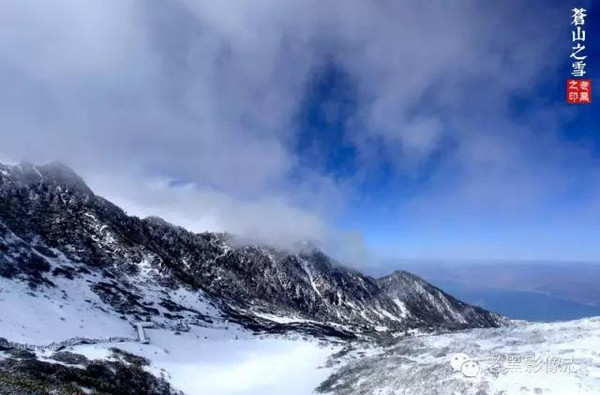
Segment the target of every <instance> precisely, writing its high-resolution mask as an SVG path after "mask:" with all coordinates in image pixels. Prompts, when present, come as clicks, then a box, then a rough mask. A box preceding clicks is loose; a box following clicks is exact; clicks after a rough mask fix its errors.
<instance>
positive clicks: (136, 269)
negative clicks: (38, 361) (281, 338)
mask: <svg viewBox="0 0 600 395" xmlns="http://www.w3.org/2000/svg"><path fill="white" fill-rule="evenodd" d="M11 235H12V236H11ZM40 251H45V252H46V254H50V256H47V255H44V252H40ZM52 255H57V256H58V255H60V256H63V257H64V262H67V263H64V264H57V263H56V262H57V261H56V259H57V258H55V257H52ZM0 266H1V267H0V276H3V277H10V278H15V279H22V280H25V281H28V282H29V283H30V286H31V287H32V288H44V287H51V286H52V283H53V281H52V278H53V276H65V275H66V276H71V277H73V279H77V278H78V276H79V275H80V274H81V273H85V272H86V271H88V272H92V273H93V274H96V273H97V274H98V275H99V276H100V277H101V278H102V280H100V281H97V282H95V283H94V284H92V285H91V286H90V287H91V289H92V290H93V291H94V292H95V293H97V294H98V295H100V296H101V298H102V299H103V300H104V301H105V302H106V303H107V304H108V305H110V306H112V307H113V308H114V309H115V311H118V312H119V313H120V314H124V315H125V316H128V317H129V316H131V317H133V318H135V319H143V320H159V319H160V320H161V322H164V321H165V320H168V317H167V316H165V314H168V315H170V316H172V315H173V314H171V313H166V312H165V311H162V310H161V309H157V308H156V307H149V306H147V305H145V304H144V301H143V300H144V295H143V289H144V288H145V287H146V285H145V284H144V283H143V282H140V281H142V280H140V279H141V278H143V276H141V275H140V273H142V272H143V273H145V271H148V272H152V275H151V276H150V277H148V279H146V280H144V281H147V282H148V284H150V283H152V284H154V285H153V286H156V287H158V288H156V289H160V287H163V288H164V289H169V288H177V287H186V288H189V289H191V290H196V291H198V292H202V293H203V294H206V296H207V297H208V298H209V299H211V301H212V302H213V303H215V304H217V305H219V306H220V308H221V309H222V311H223V312H224V314H225V315H227V316H228V317H230V318H231V319H233V320H237V321H239V322H241V323H243V324H244V325H247V326H249V327H254V328H257V329H261V328H262V329H264V328H271V329H272V328H279V329H280V330H285V329H286V326H287V327H294V326H299V325H300V326H301V325H304V326H306V327H310V328H311V329H310V330H311V331H316V332H320V333H334V334H337V335H340V336H343V335H345V334H352V333H365V332H373V331H391V332H397V331H403V330H404V331H405V330H408V329H423V328H441V329H461V328H471V327H488V326H491V327H497V326H501V325H504V324H506V323H507V320H506V319H504V318H503V317H501V316H499V315H497V314H494V313H490V312H488V311H485V310H483V309H481V308H478V307H475V306H470V305H467V304H465V303H463V302H460V301H458V300H456V299H455V298H453V297H451V296H450V295H447V294H445V293H444V292H443V291H441V290H439V289H438V288H436V287H434V286H433V285H431V284H429V283H426V282H425V281H424V280H422V279H420V278H418V277H417V276H414V275H411V274H409V273H406V272H404V273H405V274H403V273H398V274H392V275H389V276H385V277H383V278H380V279H375V278H372V277H370V276H367V275H364V274H362V273H360V272H359V271H357V270H354V269H349V268H346V267H344V266H342V265H339V264H338V263H337V262H336V261H334V260H332V259H331V258H329V257H328V256H327V255H326V254H324V253H323V252H322V251H320V250H318V249H316V248H312V249H306V250H304V251H299V252H297V253H292V252H290V251H284V250H279V249H275V248H272V247H268V246H264V245H243V246H235V245H233V244H231V243H229V242H228V238H227V237H223V235H220V234H215V233H211V232H203V233H193V232H190V231H187V230H185V229H184V228H182V227H179V226H177V225H173V224H170V223H168V222H166V221H164V220H163V219H160V218H157V217H147V218H144V219H140V218H138V217H135V216H128V215H127V214H126V213H125V211H123V210H122V209H121V208H119V207H118V206H116V205H114V204H113V203H111V202H110V201H108V200H106V199H104V198H102V197H100V196H98V195H96V194H95V193H94V192H93V191H92V190H91V189H90V188H89V187H88V186H87V185H86V184H85V182H84V180H83V179H82V178H81V177H80V176H78V175H77V174H76V173H75V172H74V171H73V170H71V169H70V168H68V167H67V166H65V165H63V164H60V163H59V162H53V163H51V164H48V165H42V166H35V165H32V164H29V163H22V164H19V165H16V166H8V165H2V164H0ZM136 276H137V277H136ZM144 278H145V277H144ZM90 281H91V280H90ZM129 282H133V283H136V284H137V286H138V287H139V288H140V289H141V290H142V291H139V292H138V293H136V292H133V291H132V292H130V291H129V288H128V287H129V286H130V284H129ZM140 292H141V293H140ZM134 302H135V303H134ZM164 303H165V304H166V305H169V306H171V307H173V304H176V303H175V302H174V301H170V302H164ZM180 307H182V306H179V307H176V308H175V309H179V308H180ZM194 314H195V316H194ZM178 315H180V316H182V317H183V318H178V319H179V320H184V321H186V320H191V318H190V317H189V316H190V314H188V315H187V316H186V315H185V314H178ZM191 316H194V317H195V319H198V317H200V316H199V315H198V314H196V313H192V314H191ZM165 317H167V318H165ZM200 319H202V318H200Z"/></svg>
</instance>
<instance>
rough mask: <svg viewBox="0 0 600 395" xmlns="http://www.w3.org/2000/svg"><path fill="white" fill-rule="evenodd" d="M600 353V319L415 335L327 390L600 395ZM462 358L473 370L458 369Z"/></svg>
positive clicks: (346, 370) (346, 372)
mask: <svg viewBox="0 0 600 395" xmlns="http://www.w3.org/2000/svg"><path fill="white" fill-rule="evenodd" d="M599 350H600V317H598V318H591V319H583V320H578V321H569V322H562V323H548V324H527V323H517V324H515V325H514V326H511V327H503V328H486V329H472V330H466V331H461V332H456V333H446V334H438V335H424V336H412V337H408V338H404V339H402V340H400V341H398V342H397V343H395V344H393V345H392V346H389V347H388V348H386V349H385V350H384V351H383V352H382V353H380V354H377V355H376V356H372V357H365V358H361V359H359V360H354V361H350V362H349V363H347V364H345V365H344V366H343V367H341V368H340V369H339V370H338V371H337V372H336V373H335V374H334V375H333V376H331V377H330V378H329V379H328V381H327V382H325V383H324V384H323V385H322V386H321V387H320V389H321V390H322V392H325V393H335V394H380V395H384V394H399V393H401V394H407V395H413V394H414V395H427V394H432V395H433V394H452V395H453V394H460V395H470V394H477V395H483V394H494V395H496V394H504V395H512V394H560V395H575V394H598V393H600V351H599ZM454 357H457V358H458V359H459V360H461V361H462V363H464V364H465V365H462V364H461V365H459V366H458V368H459V369H457V370H455V369H454V368H453V366H452V364H451V362H452V360H453V358H454ZM460 358H463V359H460ZM464 358H468V359H464ZM461 366H462V368H461Z"/></svg>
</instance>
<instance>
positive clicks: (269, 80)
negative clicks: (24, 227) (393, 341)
mask: <svg viewBox="0 0 600 395" xmlns="http://www.w3.org/2000/svg"><path fill="white" fill-rule="evenodd" d="M574 6H577V7H586V8H587V9H588V23H587V24H586V33H587V40H586V45H587V51H586V54H587V55H588V59H587V64H588V65H587V72H588V75H587V76H588V77H590V78H592V79H596V76H597V74H598V69H599V67H600V58H599V57H598V52H599V51H598V48H599V45H600V23H598V21H597V20H598V18H600V13H599V12H598V10H597V7H595V8H594V7H592V2H591V1H580V2H562V1H538V0H531V1H516V0H514V1H486V2H484V1H475V0H469V1H467V0H464V1H455V2H448V1H442V0H439V1H432V2H427V3H423V2H420V1H416V0H415V1H403V2H395V1H387V0H377V1H370V2H365V1H358V0H356V1H352V0H329V1H325V2H323V1H317V0H304V1H300V2H295V3H294V4H293V5H283V4H282V3H281V2H277V1H271V0H263V1H246V0H232V1H229V2H210V1H200V0H180V1H178V2H168V3H163V2H147V1H136V0H128V1H122V0H106V1H103V2H95V3H91V4H87V5H86V6H85V7H84V6H83V5H82V4H81V2H78V1H75V0H56V1H55V2H53V4H52V5H51V6H50V5H40V4H35V5H34V4H32V3H29V2H24V1H16V0H14V1H12V0H10V1H7V2H2V4H1V5H0V15H2V17H0V21H1V22H3V30H4V32H5V34H3V35H2V36H1V37H0V51H2V53H3V54H4V56H3V57H1V58H0V84H1V85H2V86H3V87H4V89H3V90H2V91H1V92H0V138H1V139H2V141H3V144H2V145H1V146H0V160H3V161H8V162H18V161H20V160H29V161H32V162H35V163H43V162H46V161H50V160H56V159H59V160H62V161H64V162H66V163H67V164H69V165H71V166H72V167H73V168H74V169H75V170H77V171H78V172H80V173H81V174H82V175H83V176H84V177H85V178H86V180H88V182H89V183H90V185H91V186H92V187H93V188H94V189H95V190H97V191H98V193H100V194H102V195H105V196H106V197H108V198H110V199H112V200H114V201H115V202H116V203H118V204H120V205H122V206H123V207H124V208H125V209H126V210H127V211H128V212H130V213H132V214H136V215H140V216H145V215H161V216H163V217H165V218H166V219H167V220H170V221H172V222H175V223H178V224H181V225H184V226H186V227H188V228H190V229H192V230H197V231H202V230H218V231H221V230H224V231H228V232H231V233H234V234H236V235H238V236H239V237H240V238H241V239H242V240H251V241H261V242H267V243H272V244H276V245H280V246H284V247H290V248H292V247H293V246H295V245H296V244H297V242H298V241H299V240H306V239H309V240H311V241H313V242H315V243H318V244H320V245H322V246H323V247H324V248H325V249H326V250H328V251H329V252H331V253H332V254H334V255H335V256H337V257H339V258H340V259H341V260H343V261H344V262H348V263H350V264H352V265H358V266H369V265H372V264H374V263H376V262H378V261H383V260H385V261H390V260H392V261H393V260H402V259H414V258H417V259H445V260H470V259H476V260H497V259H506V260H540V259H541V260H563V261H573V260H585V261H599V260H600V236H599V235H600V232H598V230H599V229H598V227H599V224H600V133H599V131H598V127H599V126H600V119H599V117H600V115H598V113H599V111H597V106H598V104H597V103H598V100H597V98H596V96H597V94H594V95H593V96H594V98H593V99H594V103H593V104H592V105H589V106H569V105H567V104H566V103H565V98H564V97H565V80H566V79H567V78H568V77H569V73H570V67H571V65H570V60H569V54H570V46H571V33H570V32H571V26H570V25H569V23H570V14H571V11H570V9H571V8H573V7H574ZM594 21H595V22H594ZM595 91H598V88H596V89H595Z"/></svg>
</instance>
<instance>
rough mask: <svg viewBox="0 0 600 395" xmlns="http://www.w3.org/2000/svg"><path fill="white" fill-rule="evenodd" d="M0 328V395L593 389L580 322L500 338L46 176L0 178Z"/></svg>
mask: <svg viewBox="0 0 600 395" xmlns="http://www.w3.org/2000/svg"><path fill="white" fill-rule="evenodd" d="M0 311H1V312H2V314H1V315H0V393H1V394H16V395H21V394H27V395H32V394H33V395H38V394H39V395H45V394H48V393H53V394H89V393H92V394H94V393H104V394H132V395H133V394H136V395H137V394H153V395H154V394H157V395H158V394H176V395H179V394H180V393H181V391H183V392H184V393H185V394H190V395H195V394H203V395H205V394H208V395H219V394H253V395H254V394H261V395H263V394H281V393H286V394H289V395H303V394H308V393H312V392H313V391H315V390H316V391H317V392H319V393H333V394H382V395H383V394H397V393H402V394H409V395H413V394H414V395H422V394H432V395H433V394H478V395H482V394H494V395H495V394H505V395H506V394H521V393H522V394H569V395H570V394H576V393H581V394H594V393H598V392H597V390H598V388H600V379H599V377H600V375H599V372H600V362H599V361H600V358H599V355H598V353H597V352H596V351H594V350H595V348H594V347H596V346H597V345H598V344H599V343H598V341H599V339H600V321H599V320H598V319H587V320H581V321H573V322H566V323H553V324H527V323H515V322H510V321H508V320H507V319H505V318H503V317H501V316H498V315H496V314H494V313H490V312H488V311H485V310H483V309H480V308H478V307H475V306H470V305H467V304H465V303H463V302H460V301H459V300H456V299H455V298H453V297H452V296H450V295H448V294H446V293H444V292H443V291H441V290H440V289H438V288H436V287H435V286H433V285H431V284H429V283H427V282H425V281H423V280H422V279H420V278H419V277H417V276H414V275H412V274H410V273H407V272H402V271H400V272H396V273H393V274H391V275H389V276H386V277H383V278H380V279H374V278H371V277H369V276H365V275H363V274H361V273H359V272H357V271H355V270H351V269H347V268H344V267H343V266H340V265H339V264H337V263H336V262H334V261H333V260H331V259H330V258H329V257H327V256H326V255H325V254H323V253H322V252H320V251H318V250H317V249H314V248H309V247H307V248H305V249H304V250H302V251H300V252H290V251H282V250H277V249H274V248H270V247H266V246H259V245H246V246H237V245H236V244H234V243H232V242H231V239H230V237H229V236H228V235H224V234H215V233H202V234H195V233H192V232H189V231H186V230H185V229H182V228H180V227H176V226H173V225H171V224H168V223H166V222H165V221H163V220H161V219H158V218H146V219H139V218H136V217H130V216H128V215H126V214H125V212H123V210H121V209H119V208H118V207H116V206H115V205H113V204H112V203H110V202H108V201H107V200H105V199H103V198H102V197H99V196H97V195H95V194H94V193H93V191H91V190H90V188H88V187H87V186H86V184H85V183H84V181H83V180H82V179H81V178H80V177H79V176H77V175H76V174H75V173H74V172H73V171H72V170H70V169H69V168H67V167H65V166H64V165H61V164H58V163H53V164H49V165H45V166H34V165H31V164H26V163H24V164H21V165H18V166H6V165H0ZM457 329H460V330H457ZM147 339H149V341H146V340H147Z"/></svg>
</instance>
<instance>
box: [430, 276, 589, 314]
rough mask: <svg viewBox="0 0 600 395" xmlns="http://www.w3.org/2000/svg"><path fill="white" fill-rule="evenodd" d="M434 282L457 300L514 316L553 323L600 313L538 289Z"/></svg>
mask: <svg viewBox="0 0 600 395" xmlns="http://www.w3.org/2000/svg"><path fill="white" fill-rule="evenodd" d="M435 285H436V286H437V287H439V288H441V289H443V290H444V291H445V292H447V293H449V294H450V295H452V296H454V297H455V298H457V299H460V300H462V301H464V302H467V303H469V304H474V305H477V306H481V307H483V308H485V309H487V310H490V311H493V312H495V313H498V314H502V315H504V316H507V317H509V318H514V319H522V320H527V321H540V322H552V321H568V320H573V319H578V318H584V317H594V316H600V307H598V306H588V305H584V304H580V303H576V302H571V301H568V300H563V299H559V298H556V297H553V296H548V295H544V294H542V293H538V292H527V291H510V290H496V289H465V287H463V286H461V285H459V284H453V283H446V284H440V283H439V282H438V283H437V284H435Z"/></svg>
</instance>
